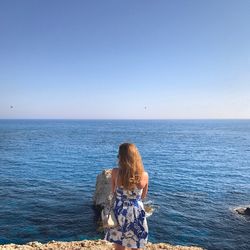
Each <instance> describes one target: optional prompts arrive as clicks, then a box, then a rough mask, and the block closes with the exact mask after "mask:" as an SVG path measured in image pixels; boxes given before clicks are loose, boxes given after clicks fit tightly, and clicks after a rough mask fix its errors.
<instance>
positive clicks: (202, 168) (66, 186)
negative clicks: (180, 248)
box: [0, 120, 250, 249]
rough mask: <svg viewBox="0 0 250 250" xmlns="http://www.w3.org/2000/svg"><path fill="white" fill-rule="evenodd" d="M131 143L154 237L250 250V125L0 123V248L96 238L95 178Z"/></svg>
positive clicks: (225, 122)
mask: <svg viewBox="0 0 250 250" xmlns="http://www.w3.org/2000/svg"><path fill="white" fill-rule="evenodd" d="M125 141H130V142H134V143H135V144H136V145H137V147H138V148H139V150H140V152H141V155H142V158H143V162H144V166H145V169H146V170H147V171H148V173H149V176H150V184H149V199H150V200H152V201H153V204H154V205H155V206H156V211H155V213H154V214H153V215H152V216H151V217H149V219H148V224H149V230H150V236H149V240H150V241H152V242H169V243H171V244H181V245H198V246H202V247H205V248H207V249H250V219H249V218H247V217H243V216H239V215H237V214H235V213H234V212H233V208H235V207H238V206H241V205H249V204H250V120H0V244H4V243H11V242H13V243H26V242H29V241H35V240H38V241H41V242H47V241H49V240H61V241H70V240H81V239H97V238H102V237H103V235H102V234H100V233H98V232H97V231H96V229H97V226H96V213H95V210H94V209H93V206H92V197H93V193H94V190H95V182H96V176H97V174H99V173H100V172H101V171H102V170H103V169H107V168H112V167H114V166H116V160H117V158H116V156H117V150H118V146H119V144H121V143H122V142H125Z"/></svg>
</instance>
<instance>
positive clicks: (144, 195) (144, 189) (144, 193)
mask: <svg viewBox="0 0 250 250" xmlns="http://www.w3.org/2000/svg"><path fill="white" fill-rule="evenodd" d="M144 175H145V176H144V178H145V186H144V188H143V190H142V195H141V198H142V199H145V198H146V196H147V193H148V179H149V178H148V173H147V172H145V174H144Z"/></svg>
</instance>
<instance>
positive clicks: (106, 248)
mask: <svg viewBox="0 0 250 250" xmlns="http://www.w3.org/2000/svg"><path fill="white" fill-rule="evenodd" d="M157 249H165V250H202V249H203V248H200V247H194V246H190V247H188V246H172V245H170V244H167V243H159V244H152V243H148V244H147V246H146V248H145V250H157ZM0 250H113V245H112V243H110V242H107V241H105V240H83V241H71V242H62V241H50V242H48V243H46V244H42V243H40V242H37V241H35V242H29V243H27V244H26V245H16V244H6V245H0Z"/></svg>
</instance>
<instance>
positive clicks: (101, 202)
mask: <svg viewBox="0 0 250 250" xmlns="http://www.w3.org/2000/svg"><path fill="white" fill-rule="evenodd" d="M111 172H112V170H111V169H106V170H103V171H102V173H100V174H99V175H98V176H97V177H96V188H95V194H94V198H93V201H94V205H95V206H96V207H100V208H103V207H105V206H107V205H108V204H109V202H110V200H111V199H112V194H111Z"/></svg>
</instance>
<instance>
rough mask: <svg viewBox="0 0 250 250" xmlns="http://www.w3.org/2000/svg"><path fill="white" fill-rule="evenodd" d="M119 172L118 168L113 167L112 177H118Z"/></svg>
mask: <svg viewBox="0 0 250 250" xmlns="http://www.w3.org/2000/svg"><path fill="white" fill-rule="evenodd" d="M117 174H118V168H113V169H112V172H111V175H112V177H113V178H114V177H116V176H117Z"/></svg>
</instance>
